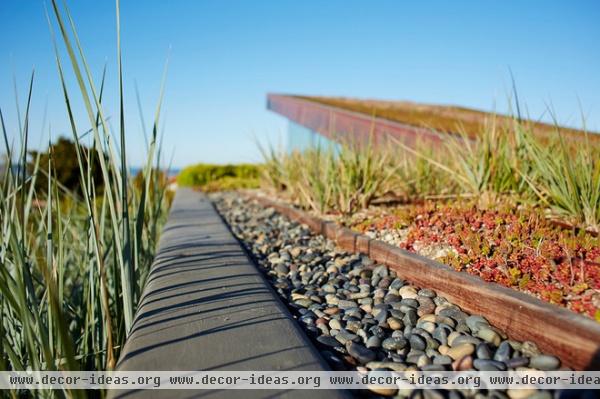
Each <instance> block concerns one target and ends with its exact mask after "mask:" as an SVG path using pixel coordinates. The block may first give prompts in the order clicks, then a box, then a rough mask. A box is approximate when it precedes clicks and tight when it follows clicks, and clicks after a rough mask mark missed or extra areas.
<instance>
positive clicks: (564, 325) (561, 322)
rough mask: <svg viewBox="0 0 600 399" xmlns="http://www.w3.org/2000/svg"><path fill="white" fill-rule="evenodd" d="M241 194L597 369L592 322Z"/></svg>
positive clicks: (518, 335)
mask: <svg viewBox="0 0 600 399" xmlns="http://www.w3.org/2000/svg"><path fill="white" fill-rule="evenodd" d="M243 194H244V195H245V196H247V198H250V199H254V200H256V201H257V202H258V203H260V204H261V205H263V206H265V207H271V208H274V209H275V210H277V211H278V212H279V213H281V214H283V215H285V216H287V217H289V218H290V219H292V220H294V221H296V222H299V223H303V224H306V225H307V226H308V227H310V229H311V230H312V231H313V232H314V233H316V234H322V235H324V236H325V237H327V238H329V239H331V240H333V241H335V242H336V243H337V245H338V246H339V247H341V248H343V249H345V250H347V251H349V252H358V253H362V254H365V255H368V256H369V257H370V258H371V259H373V260H374V261H375V262H378V263H382V264H385V265H387V266H389V267H390V268H392V269H393V270H395V271H396V273H397V274H398V276H400V277H401V278H403V279H406V280H408V281H410V282H412V283H414V284H416V285H418V286H421V287H427V288H430V289H433V290H435V291H437V292H438V293H439V294H441V295H443V296H445V297H446V298H447V299H448V300H450V301H451V302H453V303H455V304H456V305H458V306H460V307H461V308H462V309H464V310H465V311H467V312H469V313H476V314H481V315H483V316H485V317H486V318H487V319H488V320H489V322H490V323H491V324H492V325H494V326H496V327H497V328H500V329H501V330H503V331H504V332H505V333H506V334H507V335H508V336H509V337H510V338H512V339H516V340H520V341H533V342H535V343H536V344H537V345H538V347H539V348H540V349H541V350H542V351H543V352H545V353H551V354H554V355H555V356H558V357H559V358H560V360H561V361H562V363H563V364H564V365H566V366H568V367H571V368H573V369H575V370H600V324H599V323H596V322H595V321H593V320H591V319H588V318H586V317H584V316H581V315H579V314H576V313H574V312H572V311H570V310H568V309H565V308H561V307H559V306H555V305H552V304H549V303H546V302H544V301H542V300H540V299H537V298H535V297H532V296H530V295H527V294H525V293H522V292H519V291H516V290H513V289H510V288H507V287H503V286H500V285H498V284H495V283H489V282H486V281H484V280H482V279H481V278H479V277H477V276H473V275H470V274H468V273H462V272H457V271H455V270H452V269H451V268H449V267H447V266H445V265H443V264H441V263H439V262H436V261H434V260H431V259H428V258H425V257H423V256H420V255H417V254H415V253H412V252H409V251H406V250H404V249H401V248H398V247H396V246H393V245H390V244H387V243H385V242H383V241H379V240H374V239H371V238H369V237H368V236H366V235H364V234H360V233H357V232H354V231H352V230H350V229H348V228H346V227H343V226H340V225H338V224H336V223H334V222H328V221H324V220H322V219H320V218H318V217H316V216H313V215H311V214H309V213H307V212H304V211H302V210H300V209H297V208H294V207H291V206H289V205H287V204H285V203H282V202H279V201H273V200H271V199H269V198H266V197H264V196H261V195H257V194H256V193H253V192H244V193H243Z"/></svg>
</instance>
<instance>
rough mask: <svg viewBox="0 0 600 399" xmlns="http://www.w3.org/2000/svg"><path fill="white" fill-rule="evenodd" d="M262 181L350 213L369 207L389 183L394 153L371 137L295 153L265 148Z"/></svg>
mask: <svg viewBox="0 0 600 399" xmlns="http://www.w3.org/2000/svg"><path fill="white" fill-rule="evenodd" d="M262 152H263V156H264V158H265V166H264V168H263V175H262V183H263V186H266V187H268V188H270V189H273V190H276V191H280V192H284V193H285V194H286V195H287V196H288V198H290V199H293V200H295V201H296V202H297V203H298V204H299V205H300V206H302V207H305V208H310V209H312V210H314V211H317V212H319V213H328V212H339V213H342V214H351V213H353V212H356V211H357V210H359V209H362V208H365V207H368V206H369V204H371V202H372V201H373V200H374V199H375V198H376V197H377V196H379V195H381V194H382V193H384V192H385V191H386V189H387V187H388V184H389V182H390V181H391V179H392V176H393V175H394V173H395V169H394V168H390V167H389V165H390V154H389V153H388V152H386V151H384V150H383V149H379V148H377V149H376V148H373V146H372V145H371V141H369V142H368V143H366V144H363V145H358V144H352V143H343V144H341V145H339V146H336V147H334V146H330V147H328V148H322V147H319V146H318V147H313V148H309V149H307V150H305V151H302V152H299V151H295V152H292V153H289V154H288V153H285V152H277V151H274V150H273V149H272V148H271V149H270V150H269V151H265V150H263V151H262Z"/></svg>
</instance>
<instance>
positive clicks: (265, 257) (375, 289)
mask: <svg viewBox="0 0 600 399" xmlns="http://www.w3.org/2000/svg"><path fill="white" fill-rule="evenodd" d="M212 198H213V200H214V202H215V204H216V206H217V208H218V210H219V212H220V213H221V215H222V216H223V217H224V219H226V221H227V222H228V223H229V225H230V227H231V230H232V231H233V233H234V234H235V235H236V236H237V237H238V238H239V239H240V241H241V242H242V243H243V244H244V245H245V246H246V248H247V249H248V250H249V251H250V252H251V253H252V255H253V256H254V258H255V259H256V261H257V263H258V264H259V266H260V267H261V269H263V271H264V272H265V273H266V274H267V276H268V278H269V280H270V281H271V282H272V284H273V286H274V287H275V289H276V290H277V292H278V293H279V295H280V296H281V297H282V299H283V300H284V302H286V303H287V304H288V305H289V306H290V307H291V308H292V309H293V311H294V313H295V315H296V316H297V318H298V320H299V322H300V323H301V325H302V326H303V328H304V329H305V330H306V331H307V333H308V335H309V336H310V337H311V338H313V339H314V342H315V343H316V344H317V346H318V347H319V348H320V349H321V353H322V354H323V356H324V357H325V358H326V359H327V361H328V362H329V363H330V364H331V365H332V367H334V368H336V369H349V368H360V369H364V368H367V369H372V370H377V369H391V370H397V371H402V370H410V369H421V370H452V369H455V370H469V369H477V370H506V369H521V368H534V369H544V370H555V369H558V368H560V367H561V365H560V361H559V360H558V358H557V357H555V356H553V355H551V354H543V353H541V351H540V350H539V349H538V347H537V346H536V344H535V343H532V342H519V341H515V340H512V339H509V338H508V337H507V336H506V334H505V333H504V332H503V331H501V330H500V329H498V328H496V327H494V326H492V325H490V323H489V322H488V321H487V320H486V319H485V318H484V317H483V316H480V315H469V314H468V313H466V312H465V311H463V310H461V309H460V308H459V307H458V306H456V305H454V304H452V303H451V302H450V301H448V300H447V299H445V298H444V297H442V296H439V295H437V294H436V292H435V291H433V290H431V289H428V288H427V287H415V286H413V285H411V284H409V283H408V282H407V281H404V280H403V279H401V278H399V277H397V275H396V273H395V272H394V271H393V270H390V269H389V268H388V267H387V266H385V265H378V264H376V263H375V262H374V261H373V260H372V259H370V258H369V257H367V256H364V255H360V254H352V253H349V252H347V251H345V250H342V249H340V248H337V247H336V245H335V244H334V242H333V241H331V240H328V239H326V238H325V237H323V236H321V235H315V234H313V233H312V232H311V230H310V229H309V228H308V227H307V226H305V225H301V224H298V223H297V222H293V221H290V220H289V219H288V218H286V217H284V216H282V215H281V214H279V213H277V212H276V211H275V210H274V209H272V208H265V207H263V206H262V205H259V204H258V203H257V202H255V201H251V200H245V199H241V198H240V197H239V196H238V195H236V194H216V195H214V196H213V197H212ZM384 393H386V394H395V392H384ZM520 393H522V392H521V391H514V392H510V391H509V392H507V393H506V394H505V393H502V392H488V393H482V392H479V393H477V392H472V391H460V392H459V391H457V392H453V393H452V395H456V396H455V397H475V396H476V395H479V396H477V397H485V396H487V397H498V398H500V397H502V398H504V397H506V396H507V395H508V396H509V397H517V396H518V395H519V394H520ZM399 394H400V395H403V396H407V395H409V394H410V392H400V393H399ZM482 395H484V396H482ZM535 396H536V397H538V398H545V397H551V395H550V393H548V392H538V393H537V394H536V395H535ZM436 397H437V396H436Z"/></svg>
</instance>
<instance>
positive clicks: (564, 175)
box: [525, 137, 600, 233]
mask: <svg viewBox="0 0 600 399" xmlns="http://www.w3.org/2000/svg"><path fill="white" fill-rule="evenodd" d="M525 147H526V150H527V154H528V155H529V157H530V159H531V171H530V173H528V174H526V175H525V179H526V180H527V182H528V183H529V185H530V187H531V189H532V190H533V191H534V192H535V194H536V195H537V197H538V198H539V200H540V201H541V202H542V203H543V204H545V205H547V206H548V207H549V208H550V210H551V211H552V212H553V214H554V215H556V216H558V217H560V218H563V219H567V220H569V221H570V222H571V223H573V224H577V225H581V226H585V227H586V228H588V229H590V230H593V231H595V232H596V233H598V232H600V148H598V147H595V146H592V145H585V146H578V147H577V148H572V147H570V146H568V145H567V144H566V143H565V141H564V140H563V139H562V137H560V138H559V140H557V142H555V143H554V144H552V145H550V146H542V145H540V143H539V142H536V141H535V140H531V139H529V140H527V141H526V146H525Z"/></svg>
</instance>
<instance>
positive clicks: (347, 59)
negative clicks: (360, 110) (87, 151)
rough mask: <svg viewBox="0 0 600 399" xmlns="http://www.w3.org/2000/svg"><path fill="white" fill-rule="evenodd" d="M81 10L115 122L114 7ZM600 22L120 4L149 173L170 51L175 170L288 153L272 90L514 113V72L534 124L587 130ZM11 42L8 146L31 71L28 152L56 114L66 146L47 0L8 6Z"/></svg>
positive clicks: (369, 8) (384, 9)
mask: <svg viewBox="0 0 600 399" xmlns="http://www.w3.org/2000/svg"><path fill="white" fill-rule="evenodd" d="M48 1H49V0H48ZM69 5H70V8H71V11H72V12H73V15H74V18H75V21H76V23H77V26H78V28H79V33H80V36H81V39H82V42H83V45H84V47H85V49H86V51H87V55H88V57H89V61H90V63H91V64H92V65H93V68H94V73H96V75H97V78H98V80H99V78H100V73H101V70H102V67H103V65H104V63H105V61H106V62H108V68H109V69H108V75H109V87H108V92H109V94H108V98H107V109H108V111H109V114H110V115H112V116H113V118H114V120H115V121H116V120H117V117H118V114H117V108H116V107H115V100H116V98H117V86H116V81H115V74H116V62H115V40H116V35H115V30H114V26H115V14H114V7H115V6H114V2H113V1H110V0H108V1H92V0H78V1H69ZM598 21H600V2H598V1H593V0H592V1H496V2H492V1H429V2H425V1H423V2H401V1H368V2H367V1H348V0H346V1H338V0H330V1H312V0H310V1H309V0H304V1H287V0H283V1H243V0H238V1H232V0H211V1H209V0H196V1H183V0H170V1H161V0H144V1H134V0H122V30H123V34H122V40H123V51H124V68H125V79H126V82H125V85H126V86H125V89H126V93H125V94H126V107H127V112H128V113H127V123H128V137H127V145H128V152H129V154H130V155H129V157H130V161H131V163H132V164H133V165H137V164H139V163H140V162H141V159H142V156H143V147H144V145H143V139H142V136H141V129H140V122H139V117H138V112H137V106H136V102H135V91H134V87H135V86H134V84H135V82H137V83H138V85H139V88H140V92H141V95H142V103H143V107H144V112H145V116H146V119H147V122H146V123H147V124H149V123H150V121H151V119H152V115H153V113H154V106H155V100H156V98H157V96H158V89H159V81H160V76H161V73H162V68H163V63H164V60H165V59H166V57H167V53H168V51H169V50H168V49H169V47H170V46H171V47H172V50H171V65H170V69H169V76H168V82H167V93H166V98H165V109H164V111H165V112H164V116H165V122H166V130H165V149H166V151H167V152H168V153H170V152H171V151H174V154H175V155H174V161H173V163H174V165H175V166H183V165H186V164H189V163H194V162H201V161H203V162H218V163H225V162H242V161H243V162H249V161H256V160H259V159H260V155H259V153H258V151H257V149H256V145H255V143H254V137H258V138H259V139H261V140H267V139H268V140H270V141H271V142H273V143H277V141H278V140H279V137H283V135H284V132H285V129H286V123H285V121H284V119H283V118H281V117H279V116H277V115H274V114H271V113H270V112H268V111H266V110H265V95H266V93H267V92H285V93H298V94H317V95H335V96H354V97H369V98H381V99H403V100H413V101H419V102H427V103H440V104H457V105H463V106H469V107H475V108H480V109H487V110H491V109H492V108H495V109H496V110H498V111H505V110H506V109H507V100H506V99H507V95H508V94H510V91H511V89H510V75H509V72H508V70H509V67H510V68H511V69H512V71H513V73H514V76H515V78H516V81H517V85H518V90H519V95H520V98H521V100H522V102H523V103H525V104H526V106H527V109H528V111H529V114H530V116H532V117H534V118H540V117H541V118H542V119H547V118H548V115H547V114H546V115H545V114H544V111H545V110H546V107H547V105H548V104H550V103H551V104H552V105H553V108H554V110H555V112H556V114H557V116H558V119H559V121H560V122H562V123H564V124H567V125H572V126H579V125H580V124H581V123H580V122H581V118H580V113H581V111H583V112H584V113H585V115H586V118H587V124H588V128H590V129H592V130H600V45H599V43H600V24H599V23H598ZM0 37H1V38H2V40H1V41H0V107H2V110H3V112H4V113H5V114H6V115H5V116H6V119H7V123H8V124H9V130H10V132H11V135H13V136H14V135H15V134H16V125H17V119H16V117H15V111H14V110H15V101H14V94H13V83H12V79H13V78H12V76H13V72H14V74H15V75H16V81H17V86H18V88H19V91H20V94H19V95H20V100H21V103H22V104H23V102H24V100H25V94H26V93H25V89H26V85H27V81H28V79H29V74H30V72H31V69H32V68H33V67H35V69H36V84H35V90H34V102H33V109H32V119H33V121H32V142H33V143H34V144H37V143H40V142H47V140H48V131H47V130H48V129H47V128H46V129H45V131H44V132H43V133H42V131H41V129H42V127H41V123H42V122H41V121H42V119H43V114H44V109H45V107H46V104H47V115H48V117H47V121H48V123H49V124H50V125H51V130H52V133H53V136H58V135H59V134H65V135H68V134H69V130H67V127H68V124H67V119H66V112H65V107H64V104H63V102H62V99H61V94H60V87H59V81H58V80H57V72H56V67H55V64H54V60H53V53H52V50H51V42H50V36H49V33H48V27H47V23H46V20H45V16H44V5H43V2H42V1H41V0H1V1H0ZM580 103H581V106H580ZM78 110H79V111H81V108H78ZM79 111H78V112H79ZM80 120H81V121H82V122H81V126H82V128H83V127H84V126H85V125H84V122H83V121H84V120H85V119H82V118H80ZM85 127H87V126H85Z"/></svg>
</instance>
